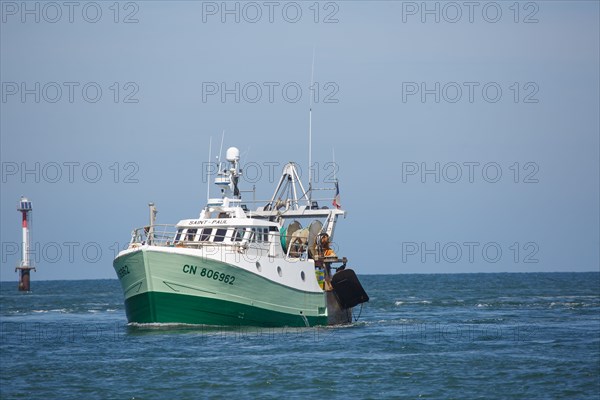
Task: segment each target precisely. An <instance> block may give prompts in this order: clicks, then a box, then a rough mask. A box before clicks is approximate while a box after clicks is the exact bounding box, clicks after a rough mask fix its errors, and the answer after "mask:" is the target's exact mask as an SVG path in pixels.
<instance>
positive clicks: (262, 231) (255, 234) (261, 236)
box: [250, 227, 269, 243]
mask: <svg viewBox="0 0 600 400" xmlns="http://www.w3.org/2000/svg"><path fill="white" fill-rule="evenodd" d="M250 240H251V241H252V242H256V243H263V242H265V243H267V242H269V228H262V227H261V228H252V238H251V239H250Z"/></svg>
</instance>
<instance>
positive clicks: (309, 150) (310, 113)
mask: <svg viewBox="0 0 600 400" xmlns="http://www.w3.org/2000/svg"><path fill="white" fill-rule="evenodd" d="M314 75H315V48H314V47H313V58H312V67H311V71H310V86H309V91H308V92H309V95H308V97H309V109H308V204H310V203H311V200H312V171H311V169H312V95H311V93H310V91H311V90H313V87H312V86H313V78H314Z"/></svg>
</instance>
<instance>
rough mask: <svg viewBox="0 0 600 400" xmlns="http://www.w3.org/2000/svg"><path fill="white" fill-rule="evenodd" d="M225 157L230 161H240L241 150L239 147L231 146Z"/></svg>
mask: <svg viewBox="0 0 600 400" xmlns="http://www.w3.org/2000/svg"><path fill="white" fill-rule="evenodd" d="M225 157H226V158H227V161H229V162H234V161H239V159H240V150H239V149H238V148H237V147H230V148H228V149H227V153H225Z"/></svg>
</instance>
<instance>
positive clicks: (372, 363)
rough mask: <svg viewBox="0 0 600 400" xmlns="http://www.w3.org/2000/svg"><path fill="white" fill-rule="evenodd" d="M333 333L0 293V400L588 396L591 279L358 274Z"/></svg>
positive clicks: (597, 374) (51, 290) (102, 291)
mask: <svg viewBox="0 0 600 400" xmlns="http://www.w3.org/2000/svg"><path fill="white" fill-rule="evenodd" d="M360 279H361V281H362V283H363V286H364V287H365V289H366V290H367V292H368V293H369V295H370V297H371V301H370V302H369V303H367V304H366V305H365V307H364V308H363V310H362V314H361V316H360V319H359V321H358V322H357V323H355V324H354V325H352V326H348V327H342V328H278V329H257V328H244V327H238V328H230V329H220V328H208V327H198V326H189V325H188V326H185V325H154V326H127V323H126V322H127V321H126V318H125V311H124V307H123V303H122V299H123V296H122V294H121V290H120V286H119V283H118V281H116V280H97V281H49V282H36V281H33V283H32V288H33V292H32V293H28V294H23V293H18V292H17V290H16V283H13V282H11V283H7V282H3V283H2V284H1V285H0V305H1V310H0V317H1V323H0V326H1V330H0V340H1V342H0V357H1V358H0V366H1V372H0V397H1V398H2V399H12V398H27V399H31V398H40V399H42V398H44V399H81V398H85V399H88V398H97V399H109V398H115V399H117V398H118V399H133V398H135V399H159V398H160V399H162V398H172V399H179V398H189V399H197V398H231V397H239V398H252V399H254V398H301V399H305V398H317V397H319V398H372V399H381V398H435V399H439V398H461V399H462V398H485V399H489V398H503V399H510V398H514V399H542V398H544V399H545V398H554V399H557V398H571V399H598V398H599V396H600V273H572V274H571V273H545V274H466V275H387V276H381V275H379V276H374V275H371V276H360Z"/></svg>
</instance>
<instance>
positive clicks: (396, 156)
mask: <svg viewBox="0 0 600 400" xmlns="http://www.w3.org/2000/svg"><path fill="white" fill-rule="evenodd" d="M23 4H24V3H21V2H5V1H2V2H1V3H0V5H1V7H2V8H1V10H0V11H1V12H2V20H1V26H0V45H1V49H0V68H1V70H0V73H1V76H0V78H1V79H0V80H1V82H2V99H0V101H1V102H0V107H1V110H0V134H1V137H0V144H1V150H0V156H1V161H2V182H1V185H2V190H1V193H0V200H1V209H0V218H1V226H0V233H1V240H0V241H1V242H2V260H1V267H0V274H1V276H0V279H2V280H16V279H17V276H16V274H15V273H14V266H15V264H16V263H17V262H18V261H19V260H20V257H19V255H18V254H14V253H15V251H14V249H15V247H14V246H15V245H16V244H18V243H19V242H20V234H21V232H20V216H19V214H18V213H17V211H16V203H17V201H18V200H19V198H20V196H21V195H26V196H28V197H29V198H30V199H31V200H32V201H33V207H34V217H33V218H34V221H33V224H34V227H33V241H34V242H37V243H38V254H37V255H36V257H37V259H38V262H37V266H38V270H37V272H36V273H35V275H34V276H33V279H34V280H42V279H85V278H113V277H115V275H114V271H113V270H112V259H113V257H114V251H115V249H116V248H117V246H118V247H122V246H123V245H125V244H126V243H127V241H128V239H129V235H130V231H131V230H132V229H133V228H135V227H139V226H142V225H144V224H145V223H146V221H147V214H148V213H147V203H148V202H149V201H154V202H155V203H156V204H157V207H158V210H159V214H158V222H160V223H175V222H177V221H178V220H180V219H184V218H192V217H195V216H197V215H198V213H199V211H200V209H201V208H202V206H203V205H204V202H205V199H206V183H205V179H204V177H203V175H202V163H203V162H205V161H206V160H207V156H208V142H209V137H211V136H212V138H213V154H214V153H215V152H216V151H217V149H218V142H219V140H220V135H221V132H222V131H223V130H225V131H226V135H225V147H228V146H237V147H238V148H240V150H241V152H242V157H243V159H242V163H243V164H244V163H258V165H260V166H261V172H262V173H263V174H262V176H261V177H260V178H257V179H256V180H257V182H256V186H257V197H258V198H267V197H268V196H270V194H271V193H272V191H273V189H274V185H275V182H270V180H269V178H268V167H267V165H266V164H264V163H279V164H278V165H280V166H283V164H284V163H285V162H287V161H292V160H293V161H296V162H298V163H300V164H301V166H302V167H304V169H306V165H307V163H308V151H307V148H308V140H307V136H308V107H309V93H312V94H313V99H314V104H313V161H314V162H316V163H318V165H317V166H316V169H317V170H318V171H319V181H320V182H321V183H322V185H326V183H324V182H322V181H323V180H324V178H325V175H327V173H329V172H331V169H329V168H328V167H327V165H326V163H328V162H330V161H331V160H332V149H335V157H336V163H337V164H338V165H339V171H338V173H337V177H338V178H339V179H340V190H341V200H342V205H343V206H344V208H345V209H346V210H347V211H348V216H347V218H346V219H345V220H341V221H340V223H339V225H338V229H337V232H336V243H337V245H338V246H339V250H338V253H340V254H342V255H345V256H346V257H348V258H349V259H350V261H351V264H352V265H353V266H354V267H355V269H356V270H357V271H358V272H359V273H414V272H423V273H436V272H441V273H453V272H504V271H506V272H531V271H590V270H596V271H597V270H598V269H599V265H600V261H599V253H600V238H599V223H600V217H599V181H600V178H599V148H600V145H599V132H600V127H599V111H598V110H599V108H600V104H599V97H600V86H599V85H600V80H599V73H598V71H599V70H600V56H599V48H600V43H599V37H600V32H599V14H600V11H599V4H598V3H597V2H593V1H569V2H561V1H540V2H518V3H517V5H516V6H515V2H512V1H511V2H476V4H475V5H474V6H473V8H472V9H470V8H469V7H468V6H465V5H464V3H463V2H450V3H449V2H427V5H426V7H427V10H425V9H423V3H422V2H400V1H398V2H394V1H382V2H378V1H351V2H346V1H338V2H320V3H318V4H317V6H315V4H314V2H274V3H269V4H271V5H270V6H269V5H265V3H263V2H250V3H248V2H227V6H226V7H228V9H229V10H233V11H232V12H230V13H228V12H227V10H224V9H223V3H222V2H194V1H186V2H166V1H138V2H121V3H119V7H118V10H117V8H116V7H115V6H114V2H112V1H111V2H97V3H93V2H77V3H76V5H74V6H73V8H72V9H69V8H68V7H66V6H64V5H61V4H62V3H47V2H27V7H28V8H27V10H24V9H23V6H22V5H23ZM55 4H58V8H57V6H56V5H55ZM269 7H272V8H269ZM428 10H429V11H428ZM317 11H318V12H317ZM298 12H300V14H299V13H298ZM236 17H237V18H238V19H239V22H236ZM36 18H37V21H36ZM436 18H437V20H438V21H439V22H438V21H436ZM115 21H116V22H115ZM313 49H314V52H315V63H314V81H315V83H314V85H313V90H312V91H311V89H310V88H309V86H310V83H311V64H312V54H313ZM315 87H316V88H318V92H317V91H315V90H314V88H315ZM257 88H260V92H258V89H257ZM284 88H285V89H284ZM298 88H300V90H301V93H299V92H298V91H297V90H298ZM222 89H224V90H225V91H226V92H225V95H223V96H222V94H223V93H222ZM236 97H237V98H236ZM236 100H237V101H236ZM253 165H257V164H253ZM27 170H28V171H33V172H29V173H27V172H26V171H27ZM248 170H250V169H248ZM428 171H429V172H428ZM98 173H100V174H101V175H98ZM304 176H305V177H306V174H305V175H304ZM252 183H254V182H248V181H246V182H244V181H243V185H245V189H251V186H252ZM215 193H216V192H215ZM115 243H116V244H115Z"/></svg>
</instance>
